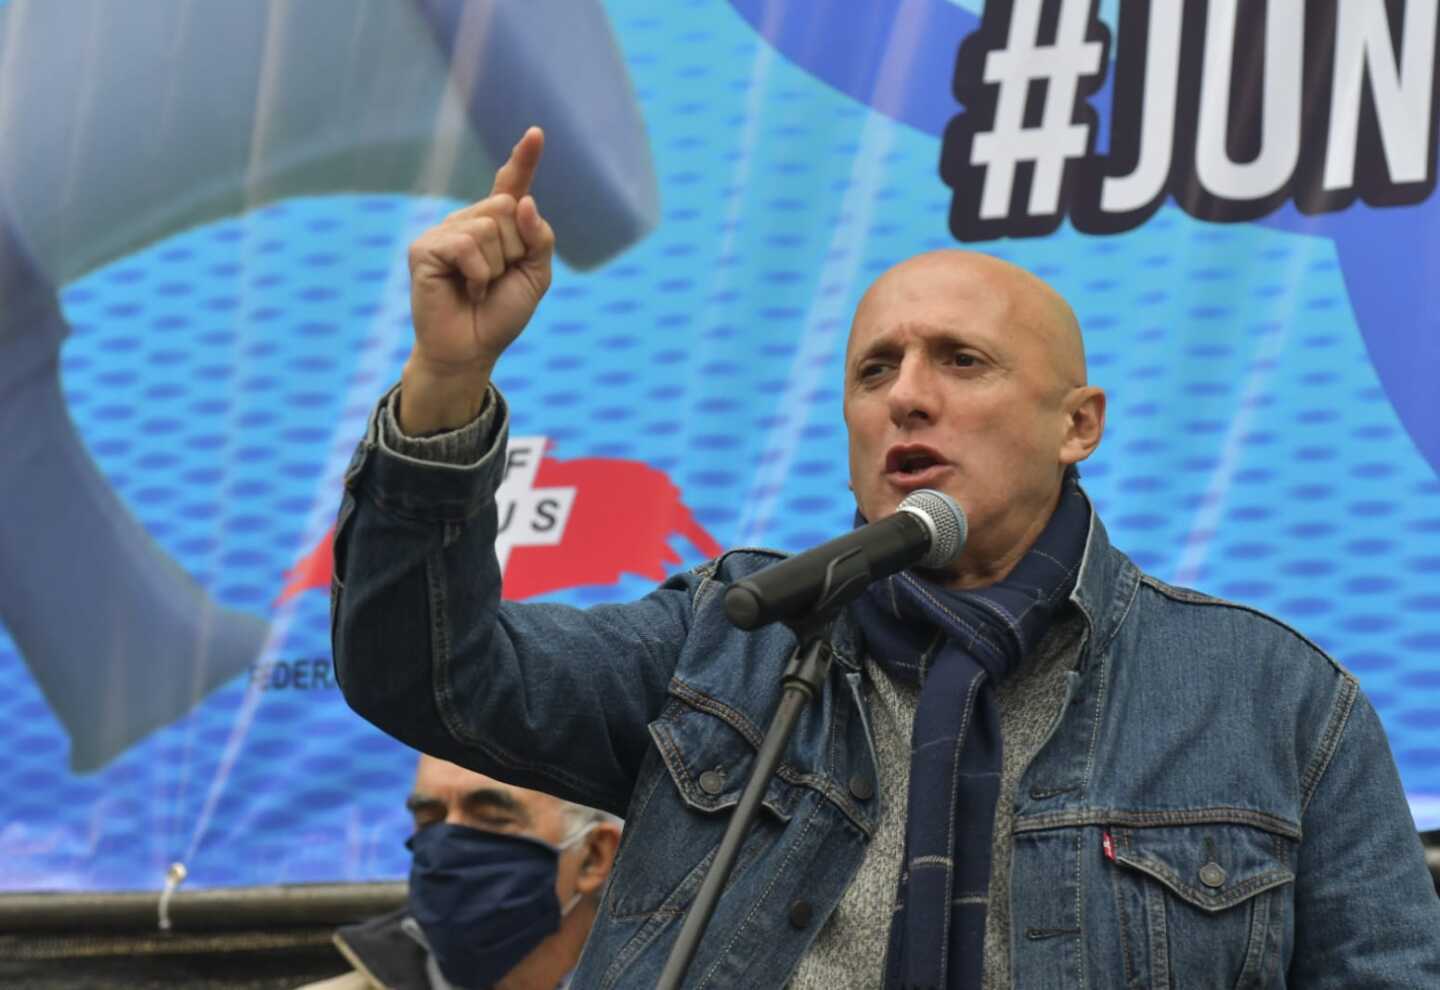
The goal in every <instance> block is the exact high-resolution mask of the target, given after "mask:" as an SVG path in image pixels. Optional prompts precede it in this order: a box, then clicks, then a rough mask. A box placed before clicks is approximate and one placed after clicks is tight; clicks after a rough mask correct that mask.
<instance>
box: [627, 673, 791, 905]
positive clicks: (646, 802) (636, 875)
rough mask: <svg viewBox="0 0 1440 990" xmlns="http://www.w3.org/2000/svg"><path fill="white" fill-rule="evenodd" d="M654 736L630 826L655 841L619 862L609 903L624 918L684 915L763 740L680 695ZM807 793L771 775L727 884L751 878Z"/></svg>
mask: <svg viewBox="0 0 1440 990" xmlns="http://www.w3.org/2000/svg"><path fill="white" fill-rule="evenodd" d="M747 728H748V727H747ZM650 736H651V738H652V739H653V740H654V742H655V749H654V750H652V751H651V753H650V758H649V759H647V761H646V766H645V767H644V769H643V771H642V774H641V780H640V783H639V787H638V788H637V792H636V796H635V800H634V802H633V803H632V805H631V809H630V813H629V816H628V817H627V820H626V829H627V831H631V832H635V833H636V834H639V833H641V832H643V833H644V834H645V835H647V836H649V837H650V839H651V845H650V847H649V848H647V849H635V850H625V851H624V852H623V853H622V855H623V856H624V864H623V865H624V869H623V870H621V869H619V864H617V868H616V870H615V876H616V878H617V881H619V880H620V879H621V878H623V886H617V887H616V888H615V889H614V890H612V892H611V893H612V897H611V900H610V904H609V910H610V914H611V917H612V918H614V919H616V920H617V921H618V920H625V919H635V918H637V917H640V916H649V915H660V916H666V917H674V916H678V915H682V914H684V912H685V910H686V909H687V908H688V907H689V906H690V903H691V901H693V900H694V897H695V893H696V892H697V891H698V890H699V887H700V884H701V882H702V881H703V880H704V876H705V871H706V870H707V869H708V868H709V866H710V863H711V861H712V860H713V859H714V856H715V852H716V850H717V848H718V846H719V844H720V838H721V836H722V835H723V834H724V831H725V827H726V825H727V824H728V823H729V820H730V812H731V811H732V810H733V809H734V807H735V805H736V804H737V803H738V802H739V800H740V793H741V791H743V790H744V788H745V783H746V781H747V779H748V778H749V774H750V769H751V767H752V766H753V765H754V762H755V754H756V746H757V744H758V740H756V741H754V742H752V740H750V739H749V738H747V734H746V732H744V731H741V729H738V728H737V727H736V726H734V725H732V724H731V723H730V722H728V721H726V720H725V719H724V718H721V717H719V716H717V715H716V714H713V713H712V712H709V711H704V710H702V709H700V708H697V707H695V706H694V705H693V704H691V703H689V702H688V701H685V700H682V699H680V698H673V697H672V698H671V699H670V701H669V702H668V703H667V704H666V706H665V708H664V710H663V711H662V712H661V714H660V717H659V718H658V719H656V720H655V721H654V722H652V723H651V725H650ZM801 796H802V795H801V788H798V787H797V786H795V785H794V784H792V783H790V782H787V781H786V780H784V779H783V778H781V777H779V776H776V777H775V778H774V779H772V780H771V782H770V785H769V788H768V789H767V790H766V793H765V798H764V801H763V802H762V807H761V811H760V814H759V815H758V816H757V818H756V821H755V824H754V826H753V827H752V828H751V831H750V834H749V836H748V837H747V839H746V841H745V843H744V845H743V846H742V847H741V852H740V856H739V859H738V860H737V861H736V864H735V868H734V870H733V872H732V873H731V876H730V880H729V881H728V884H727V889H728V888H729V887H733V886H734V885H736V884H738V883H743V882H744V880H745V878H746V876H747V873H748V868H749V867H750V865H751V864H752V863H753V862H754V861H755V859H756V857H757V856H758V855H759V854H760V853H761V852H762V851H763V850H764V849H765V848H766V847H767V846H769V845H772V844H773V843H774V842H775V841H776V840H777V839H778V837H779V836H780V834H781V833H782V832H783V830H784V826H785V824H786V823H788V822H789V821H790V820H791V818H792V817H793V815H794V813H795V810H796V806H797V804H798V803H799V801H800V799H801ZM657 839H658V840H659V841H658V845H657V843H656V840H657Z"/></svg>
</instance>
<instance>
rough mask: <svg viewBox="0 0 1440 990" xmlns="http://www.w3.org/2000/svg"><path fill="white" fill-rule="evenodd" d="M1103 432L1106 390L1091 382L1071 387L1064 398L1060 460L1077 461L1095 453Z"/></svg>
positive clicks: (1075, 462) (1065, 461) (1064, 462)
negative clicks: (1063, 431)
mask: <svg viewBox="0 0 1440 990" xmlns="http://www.w3.org/2000/svg"><path fill="white" fill-rule="evenodd" d="M1104 432H1105V392H1104V390H1103V389H1099V388H1096V387H1095V386H1094V385H1085V386H1082V387H1080V388H1075V389H1071V390H1070V394H1069V395H1067V396H1066V397H1065V436H1064V437H1063V438H1062V439H1061V442H1060V463H1061V464H1077V463H1079V462H1080V461H1083V460H1084V459H1085V458H1087V457H1089V456H1090V455H1091V454H1093V453H1095V448H1096V447H1098V446H1100V437H1101V435H1102V434H1104Z"/></svg>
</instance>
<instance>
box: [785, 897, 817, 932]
mask: <svg viewBox="0 0 1440 990" xmlns="http://www.w3.org/2000/svg"><path fill="white" fill-rule="evenodd" d="M814 913H815V909H814V908H812V907H811V906H810V902H809V901H796V902H795V903H794V904H791V905H790V924H791V926H792V927H794V928H809V927H810V917H811V915H812V914H814Z"/></svg>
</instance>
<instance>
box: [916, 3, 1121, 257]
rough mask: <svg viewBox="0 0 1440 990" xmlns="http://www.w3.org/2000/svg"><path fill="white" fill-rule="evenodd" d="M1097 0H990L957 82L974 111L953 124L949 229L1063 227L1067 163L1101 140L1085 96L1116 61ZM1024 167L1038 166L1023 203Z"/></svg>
mask: <svg viewBox="0 0 1440 990" xmlns="http://www.w3.org/2000/svg"><path fill="white" fill-rule="evenodd" d="M1096 7H1097V3H1096V0H1010V2H1008V3H1007V2H1006V0H990V2H988V3H987V4H986V5H985V14H984V17H983V19H982V22H981V26H980V29H979V30H978V31H977V32H976V33H975V34H974V35H972V36H971V37H970V38H968V39H967V40H966V42H965V44H963V45H962V46H961V48H960V55H959V58H958V60H957V65H956V83H955V87H956V95H957V96H958V97H959V98H960V100H961V102H963V103H965V104H966V107H967V110H966V112H965V113H963V114H961V115H959V116H958V117H956V118H955V120H953V121H952V122H951V124H950V127H949V128H947V130H946V134H945V148H944V152H943V156H942V161H941V174H942V176H943V177H944V178H945V181H946V182H947V183H949V184H950V186H951V187H952V188H953V189H954V190H955V202H954V204H953V206H952V209H951V228H952V229H953V231H954V233H955V235H956V236H957V237H959V238H960V239H961V240H981V239H985V238H989V237H993V236H997V235H1000V234H1015V235H1034V234H1037V233H1048V232H1049V231H1051V230H1054V229H1055V227H1056V226H1058V225H1059V221H1060V216H1061V214H1062V213H1063V210H1064V205H1065V204H1064V191H1065V187H1066V182H1065V179H1066V175H1067V170H1068V169H1069V168H1070V165H1071V163H1072V162H1074V161H1076V160H1078V159H1083V158H1085V157H1086V156H1087V155H1089V154H1090V153H1091V146H1092V143H1093V141H1092V139H1093V135H1094V131H1095V123H1094V121H1095V117H1094V111H1093V110H1092V109H1091V108H1090V107H1089V104H1088V103H1086V102H1085V100H1084V99H1083V97H1084V96H1086V95H1087V94H1088V93H1089V92H1091V91H1093V90H1094V89H1095V88H1096V87H1098V86H1099V84H1100V83H1101V82H1102V81H1103V80H1104V73H1105V70H1106V68H1107V65H1108V63H1107V60H1106V48H1107V46H1108V44H1109V33H1108V31H1107V30H1106V29H1105V27H1104V26H1103V25H1101V24H1100V22H1099V20H1098V19H1097V17H1096ZM1047 8H1048V9H1047ZM1047 13H1049V14H1050V15H1051V16H1050V17H1046V16H1045V15H1046V14H1047ZM1044 35H1050V36H1051V38H1052V39H1053V40H1046V39H1045V38H1043V37H1042V36H1044ZM1022 166H1029V168H1030V172H1029V179H1030V182H1029V196H1028V197H1027V199H1026V202H1025V205H1024V206H1023V207H1022V208H1020V209H1019V210H1018V211H1016V210H1014V209H1013V207H1014V200H1015V193H1016V187H1017V183H1018V181H1019V180H1020V178H1021V177H1022V175H1023V174H1024V173H1023V172H1022Z"/></svg>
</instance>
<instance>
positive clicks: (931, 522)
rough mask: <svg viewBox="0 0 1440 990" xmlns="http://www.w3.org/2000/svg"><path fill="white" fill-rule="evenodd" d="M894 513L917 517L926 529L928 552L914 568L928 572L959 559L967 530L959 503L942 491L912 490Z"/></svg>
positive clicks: (963, 513)
mask: <svg viewBox="0 0 1440 990" xmlns="http://www.w3.org/2000/svg"><path fill="white" fill-rule="evenodd" d="M898 511H900V512H909V513H912V514H913V515H915V516H918V517H919V519H920V521H921V522H923V523H924V524H925V526H926V528H927V529H929V530H930V550H929V552H927V553H926V554H925V556H924V557H923V558H922V559H921V560H920V563H919V564H917V565H916V566H917V567H924V568H928V569H930V570H934V569H935V568H937V567H944V566H945V565H946V564H948V563H950V562H951V561H953V560H954V559H955V558H956V557H959V556H960V551H961V550H963V549H965V537H966V535H967V532H968V528H969V527H968V526H967V525H966V522H965V511H964V510H963V509H961V508H960V503H958V502H956V501H955V500H954V499H953V498H951V497H950V496H949V495H946V494H945V493H944V492H937V491H936V490H935V489H933V488H921V489H918V490H917V491H913V492H911V493H910V494H909V495H906V496H905V501H903V502H901V503H900V508H899V510H898Z"/></svg>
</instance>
